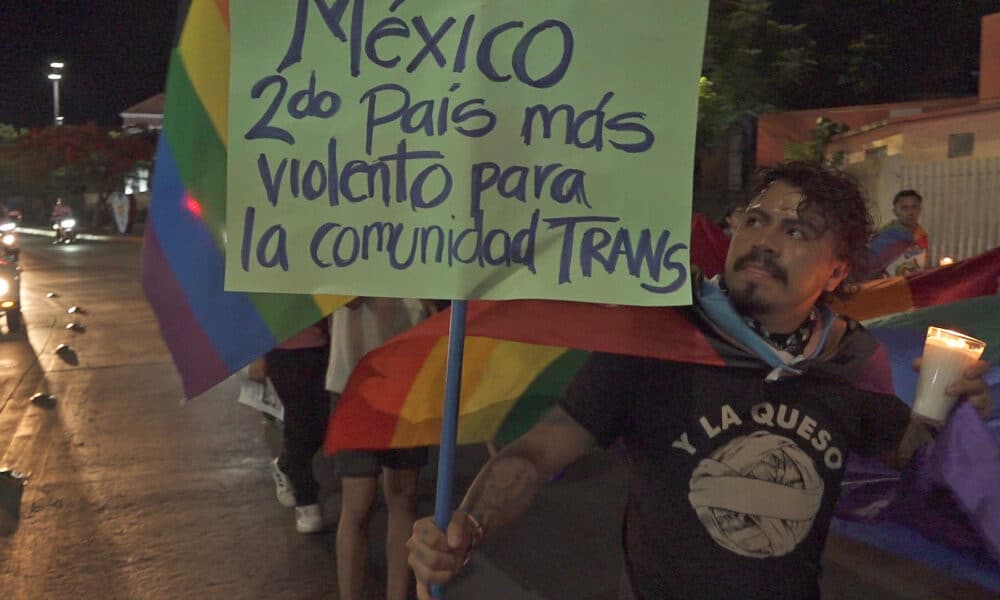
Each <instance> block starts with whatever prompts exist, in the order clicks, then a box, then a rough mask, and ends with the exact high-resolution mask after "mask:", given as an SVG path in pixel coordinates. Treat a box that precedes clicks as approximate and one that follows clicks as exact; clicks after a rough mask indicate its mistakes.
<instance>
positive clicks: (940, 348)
mask: <svg viewBox="0 0 1000 600" xmlns="http://www.w3.org/2000/svg"><path fill="white" fill-rule="evenodd" d="M985 349H986V343H985V342H983V341H981V340H977V339H975V338H972V337H969V336H967V335H964V334H962V333H959V332H957V331H950V330H948V329H942V328H939V327H929V328H928V329H927V337H926V339H925V342H924V354H923V357H922V360H921V366H920V377H919V379H918V380H917V396H916V399H915V400H914V402H913V412H914V413H915V414H917V415H920V416H922V417H924V418H926V419H929V420H931V421H934V422H936V423H942V422H944V421H945V420H946V419H947V418H948V414H949V413H950V412H951V409H952V407H953V406H954V405H955V402H956V400H957V399H958V396H960V395H964V394H965V393H967V391H966V390H959V392H958V393H954V392H956V390H955V389H954V388H955V387H956V386H955V385H953V384H955V383H956V382H960V381H962V380H963V378H965V379H968V376H967V373H966V371H967V370H968V369H969V368H970V367H972V366H973V365H976V363H977V361H979V357H980V356H982V354H983V350H985ZM970 382H973V383H974V380H970ZM958 387H960V388H961V387H962V386H961V385H959V386H958ZM967 387H968V386H967ZM983 387H985V382H983ZM949 388H951V389H949ZM970 389H971V387H970ZM949 391H950V392H953V393H952V394H949V393H948V392H949ZM976 391H978V387H977V388H976ZM984 397H985V400H986V403H987V404H988V400H989V396H988V393H987V395H985V396H984ZM977 408H980V410H982V408H983V407H978V406H977Z"/></svg>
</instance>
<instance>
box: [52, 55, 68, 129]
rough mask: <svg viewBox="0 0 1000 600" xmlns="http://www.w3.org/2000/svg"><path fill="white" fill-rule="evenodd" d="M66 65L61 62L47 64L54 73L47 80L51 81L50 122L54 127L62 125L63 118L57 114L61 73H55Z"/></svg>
mask: <svg viewBox="0 0 1000 600" xmlns="http://www.w3.org/2000/svg"><path fill="white" fill-rule="evenodd" d="M65 66H66V65H65V64H64V63H63V62H62V61H53V62H50V63H49V67H51V68H52V69H55V70H56V71H55V72H52V73H49V79H51V80H52V122H53V123H54V124H55V126H56V127H58V126H60V125H62V122H63V118H62V116H61V115H60V114H59V80H61V79H62V73H59V72H57V71H58V70H60V69H62V68H63V67H65Z"/></svg>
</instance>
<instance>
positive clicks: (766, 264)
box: [733, 248, 788, 283]
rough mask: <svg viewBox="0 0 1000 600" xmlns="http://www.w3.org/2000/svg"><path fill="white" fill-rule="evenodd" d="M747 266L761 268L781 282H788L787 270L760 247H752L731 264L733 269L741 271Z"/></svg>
mask: <svg viewBox="0 0 1000 600" xmlns="http://www.w3.org/2000/svg"><path fill="white" fill-rule="evenodd" d="M748 266H754V267H759V268H762V269H764V270H765V271H767V272H768V274H770V275H771V276H772V277H774V278H775V279H777V280H778V281H780V282H781V283H788V271H785V269H784V268H783V267H782V266H781V265H779V264H778V263H777V262H775V261H774V258H773V257H772V256H771V254H770V253H769V252H765V251H763V250H761V249H760V248H753V249H752V250H750V252H748V253H746V254H744V255H743V256H741V257H740V258H738V259H737V260H736V263H735V264H734V265H733V270H734V271H742V270H743V269H745V268H747V267H748Z"/></svg>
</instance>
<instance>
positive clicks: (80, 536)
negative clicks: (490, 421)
mask: <svg viewBox="0 0 1000 600" xmlns="http://www.w3.org/2000/svg"><path fill="white" fill-rule="evenodd" d="M23 264H24V268H25V271H24V276H23V281H24V307H25V319H26V322H27V324H28V333H27V336H24V335H3V336H0V465H5V466H10V467H14V468H17V469H19V470H22V471H25V472H27V473H28V474H29V480H28V485H27V487H26V489H25V491H24V497H23V499H22V502H21V519H20V522H19V525H18V527H17V529H16V531H14V532H13V533H12V534H10V535H7V536H0V591H2V592H0V597H2V598H4V599H10V600H21V599H42V598H44V599H50V598H53V599H62V598H84V599H91V598H93V599H101V600H103V599H114V598H123V599H133V598H135V599H155V600H160V599H174V598H178V599H180V598H227V599H228V598H249V599H256V598H268V599H272V598H276V599H284V598H288V599H300V598H305V599H312V598H334V599H335V598H336V597H337V596H336V592H335V588H336V582H335V577H334V572H335V562H334V556H333V536H332V535H330V534H321V535H317V536H301V535H299V534H297V533H295V531H294V526H293V517H292V514H291V513H290V512H289V510H288V509H284V508H281V507H280V506H279V505H278V504H277V503H276V502H275V500H274V495H273V488H272V486H271V482H270V479H269V476H268V472H267V463H268V461H269V459H270V457H271V456H272V455H273V452H274V449H275V447H276V444H277V437H278V433H277V430H276V429H275V427H274V426H273V425H272V424H270V423H268V422H267V421H265V420H264V419H262V418H260V417H259V416H257V415H256V414H254V413H253V412H252V411H250V410H249V409H246V408H245V407H242V406H240V405H238V404H237V403H236V402H235V397H236V387H237V386H236V384H235V382H234V381H229V382H226V383H224V384H222V385H220V386H219V387H217V388H216V389H214V390H212V391H211V392H209V393H207V394H205V395H204V396H202V397H200V398H198V399H195V400H193V401H191V402H189V403H187V404H186V405H183V404H182V403H181V398H182V393H181V387H180V382H179V379H178V377H177V374H176V372H175V370H174V367H173V364H172V363H171V361H170V358H169V355H168V354H167V351H166V348H165V347H164V345H163V342H162V341H161V339H160V337H159V334H158V330H157V326H156V323H155V320H154V318H153V316H152V313H151V312H150V309H149V307H148V305H147V304H146V303H145V301H144V299H143V297H142V292H141V289H140V287H139V283H138V277H139V245H138V243H115V244H101V243H81V244H78V245H73V246H68V247H52V246H50V245H48V244H46V243H45V240H43V239H29V240H26V242H25V248H24V252H23ZM48 292H55V293H57V294H58V296H57V297H53V298H47V297H46V294H47V293H48ZM72 306H79V307H82V308H83V309H84V310H85V311H86V312H85V313H76V314H75V315H71V314H69V313H67V309H69V308H70V307H72ZM71 322H77V323H79V324H80V325H82V328H79V329H77V330H71V329H67V328H66V325H67V324H69V323H71ZM59 344H67V345H69V346H70V347H71V348H72V350H73V352H71V353H63V354H61V355H60V354H57V353H56V352H55V349H56V347H57V346H58V345H59ZM39 391H41V392H49V393H52V394H54V395H55V396H56V398H57V399H56V401H55V403H54V405H52V406H38V405H34V404H32V403H30V402H29V401H28V398H29V396H30V395H31V394H33V393H35V392H39ZM485 457H486V456H485V451H484V449H483V448H481V447H468V448H463V449H462V450H461V451H460V456H459V461H458V473H457V482H456V490H458V491H460V490H464V489H465V487H466V486H467V485H468V483H469V482H470V481H471V478H472V477H473V475H474V474H475V471H476V470H477V469H478V467H479V465H480V464H481V463H482V461H483V460H485ZM318 466H319V467H320V468H321V470H322V471H321V472H322V473H323V478H324V479H325V480H328V481H329V480H330V479H331V477H330V470H329V465H328V464H326V463H325V462H324V461H322V460H320V461H318ZM433 476H434V473H433V469H428V471H427V473H425V475H424V477H423V478H422V480H421V489H422V495H421V504H422V511H423V512H425V513H429V512H431V510H432V494H433V480H432V478H433ZM624 477H625V465H624V463H623V461H622V459H621V457H620V456H618V455H616V454H614V453H595V454H594V455H592V456H590V457H588V458H587V459H585V460H584V461H582V462H581V463H580V464H578V465H576V466H574V467H573V468H571V469H570V470H569V471H568V472H567V473H566V474H565V476H564V477H563V478H562V479H561V480H560V481H558V482H556V483H553V484H550V485H548V486H547V487H546V488H545V490H544V491H543V493H542V494H541V497H540V498H539V501H538V505H537V507H536V508H535V509H534V510H532V511H531V512H530V513H529V514H528V515H527V516H526V517H525V518H524V519H523V520H522V521H521V522H519V523H518V524H517V525H516V526H514V527H512V528H510V529H509V530H508V531H505V532H503V533H502V534H501V535H498V536H497V537H496V538H494V539H491V540H489V541H488V542H487V544H486V545H485V546H484V549H483V553H482V554H481V555H480V556H478V557H477V559H476V561H475V562H474V568H473V569H472V570H470V572H469V574H468V576H467V577H466V578H465V579H464V580H463V581H462V582H460V583H459V584H458V585H456V586H454V587H453V588H452V590H451V594H450V595H449V597H450V598H458V599H466V598H468V599H483V600H492V599H498V600H520V599H534V600H541V599H547V600H610V599H613V598H615V597H616V596H615V590H616V587H617V578H618V565H619V561H620V556H619V554H618V551H617V539H618V532H619V515H620V508H621V505H622V502H623V488H624ZM338 499H339V497H338V496H337V495H336V493H335V492H334V493H330V494H328V496H327V498H326V499H325V506H324V508H325V509H326V512H327V515H328V517H329V518H330V520H331V521H334V520H335V519H336V512H337V511H336V507H337V501H338ZM0 504H2V503H0ZM383 532H384V511H383V510H381V509H380V510H379V511H378V512H377V513H376V516H375V519H374V531H373V545H375V546H377V545H378V543H380V542H381V539H382V535H383ZM372 561H373V563H374V565H375V566H374V569H373V580H372V583H371V587H372V593H371V594H370V597H371V598H377V597H378V596H379V594H380V588H379V584H378V582H377V579H378V575H379V571H380V570H381V569H382V568H384V566H383V564H382V561H381V559H379V558H378V556H377V552H376V551H375V550H374V549H373V551H372ZM826 571H827V576H826V577H825V579H824V590H825V592H826V596H827V597H828V598H875V597H879V598H890V599H892V598H921V599H926V598H955V599H958V598H962V599H963V600H971V599H975V598H987V597H991V596H990V595H989V594H986V593H985V592H983V591H982V590H980V589H978V588H976V587H975V586H971V585H967V584H963V583H962V582H959V581H955V580H953V579H950V578H948V577H947V575H945V574H943V573H939V572H936V571H934V570H932V569H928V568H926V567H923V566H921V565H916V564H914V563H909V562H906V561H900V560H896V559H894V558H893V557H891V556H889V555H886V554H885V553H882V552H879V551H876V550H873V549H870V548H867V547H866V546H863V545H861V544H858V543H856V542H852V541H849V540H846V539H842V538H836V537H835V538H834V539H832V540H831V543H830V547H829V551H828V553H827V557H826Z"/></svg>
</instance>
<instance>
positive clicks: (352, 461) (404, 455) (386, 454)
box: [333, 446, 428, 477]
mask: <svg viewBox="0 0 1000 600" xmlns="http://www.w3.org/2000/svg"><path fill="white" fill-rule="evenodd" d="M427 454H428V451H427V447H426V446H423V447H420V448H393V449H391V450H344V451H341V452H338V453H336V454H334V455H333V460H334V462H335V463H336V465H337V473H338V474H339V475H340V476H341V477H378V476H379V475H381V474H382V468H383V467H384V468H386V469H392V470H393V471H404V470H408V469H419V468H421V467H423V466H424V465H426V464H427Z"/></svg>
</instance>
